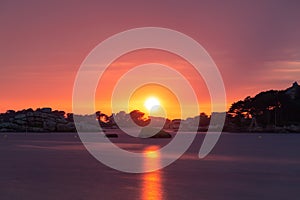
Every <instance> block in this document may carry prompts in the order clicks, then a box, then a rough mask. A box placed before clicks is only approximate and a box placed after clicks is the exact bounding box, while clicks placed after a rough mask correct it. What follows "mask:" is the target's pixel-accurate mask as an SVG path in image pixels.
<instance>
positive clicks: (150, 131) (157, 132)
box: [139, 127, 172, 138]
mask: <svg viewBox="0 0 300 200" xmlns="http://www.w3.org/2000/svg"><path fill="white" fill-rule="evenodd" d="M139 137H140V138H171V137H172V136H171V134H170V133H168V132H166V131H164V130H162V129H158V128H152V127H144V128H142V129H141V132H140V134H139Z"/></svg>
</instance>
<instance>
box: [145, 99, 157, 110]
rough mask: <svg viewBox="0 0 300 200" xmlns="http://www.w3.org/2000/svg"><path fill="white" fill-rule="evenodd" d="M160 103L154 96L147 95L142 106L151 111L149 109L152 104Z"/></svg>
mask: <svg viewBox="0 0 300 200" xmlns="http://www.w3.org/2000/svg"><path fill="white" fill-rule="evenodd" d="M159 105H160V102H159V100H158V99H157V98H155V97H149V98H147V99H146V101H145V103H144V106H145V107H146V108H147V110H149V111H151V109H152V108H153V107H154V106H159Z"/></svg>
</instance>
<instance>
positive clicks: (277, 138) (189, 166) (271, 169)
mask: <svg viewBox="0 0 300 200" xmlns="http://www.w3.org/2000/svg"><path fill="white" fill-rule="evenodd" d="M203 137H204V134H198V135H197V137H196V138H195V140H194V142H193V144H192V145H191V147H190V148H189V149H188V151H187V152H186V153H185V154H184V155H183V156H182V157H181V158H180V159H179V160H177V161H175V162H174V163H172V164H171V165H169V166H168V167H166V168H164V169H162V170H158V171H155V172H151V173H142V174H130V173H124V172H119V171H117V170H114V169H111V168H109V167H107V166H105V165H103V164H102V163H100V162H99V161H97V160H96V159H95V158H94V157H93V156H91V155H90V154H89V153H88V151H87V150H86V149H85V147H84V146H83V145H82V143H81V141H80V139H79V137H78V135H77V134H76V133H27V134H26V133H7V134H5V133H2V134H1V135H0V163H1V164H0V198H1V199H2V200H6V199H9V200H12V199H31V200H34V199H144V200H148V199H211V200H215V199H249V200H250V199H272V200H274V199H296V198H298V196H299V195H300V191H299V185H300V159H299V158H300V146H299V141H300V134H238V133H237V134H232V133H230V134H229V133H222V135H221V138H220V140H219V141H218V143H217V145H216V146H215V148H214V149H213V151H212V152H211V153H210V154H209V155H208V156H207V157H205V158H204V159H198V158H197V153H198V151H199V148H200V145H201V142H202V140H203ZM170 140H171V139H157V138H156V139H140V140H137V139H134V140H132V139H131V138H130V137H126V136H122V137H119V138H115V139H113V142H115V143H116V144H118V143H119V144H120V145H121V146H122V145H123V146H125V147H134V146H136V145H133V143H135V144H136V142H137V141H140V144H141V145H140V146H139V147H140V148H144V147H146V146H148V145H165V144H167V143H168V142H169V141H170ZM125 144H127V145H125Z"/></svg>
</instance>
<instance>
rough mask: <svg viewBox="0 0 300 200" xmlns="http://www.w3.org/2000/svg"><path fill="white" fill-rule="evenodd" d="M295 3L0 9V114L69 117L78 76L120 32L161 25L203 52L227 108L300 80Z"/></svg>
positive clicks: (298, 4)
mask: <svg viewBox="0 0 300 200" xmlns="http://www.w3.org/2000/svg"><path fill="white" fill-rule="evenodd" d="M299 10H300V1H275V0H274V1H226V2H225V1H224V2H223V1H141V0H139V1H106V2H102V1H30V0H28V1H11V0H10V1H5V0H2V1H1V2H0V25H1V32H0V52H1V53H0V74H1V79H0V91H1V96H0V111H1V112H3V111H5V110H7V109H21V108H27V107H41V106H52V107H54V108H57V109H64V110H68V111H71V97H72V87H73V82H74V77H75V74H76V71H77V70H78V68H79V66H80V64H81V62H82V61H83V59H84V58H85V57H86V56H87V54H88V53H89V52H90V51H91V50H92V48H94V47H95V46H96V45H97V44H98V43H100V42H101V41H103V40H104V39H106V38H108V37H109V36H111V35H113V34H116V33H118V32H121V31H124V30H127V29H131V28H136V27H144V26H158V27H165V28H170V29H174V30H177V31H180V32H183V33H185V34H187V35H189V36H190V37H192V38H194V39H196V40H197V41H198V42H199V43H200V44H201V45H203V46H204V47H205V48H206V50H207V51H208V52H209V54H210V55H211V56H212V58H213V59H214V61H215V62H216V64H217V65H218V67H219V69H220V71H221V73H222V75H223V78H224V82H225V87H226V90H227V95H228V101H229V102H232V101H236V100H238V99H241V98H244V97H246V96H247V95H254V94H256V93H257V92H259V91H262V90H267V89H271V88H274V89H285V88H286V87H289V86H290V85H291V84H292V82H294V81H300V12H299Z"/></svg>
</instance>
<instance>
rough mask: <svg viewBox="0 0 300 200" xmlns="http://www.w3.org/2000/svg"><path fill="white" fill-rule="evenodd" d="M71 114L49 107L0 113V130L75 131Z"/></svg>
mask: <svg viewBox="0 0 300 200" xmlns="http://www.w3.org/2000/svg"><path fill="white" fill-rule="evenodd" d="M71 117H73V116H72V115H70V114H68V115H67V117H66V115H65V112H64V111H57V110H55V111H52V109H51V108H41V109H37V110H35V111H34V110H32V109H27V110H22V111H18V112H15V111H12V110H9V111H7V112H6V113H3V114H0V132H75V131H76V128H75V125H74V122H73V118H72V119H71Z"/></svg>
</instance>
